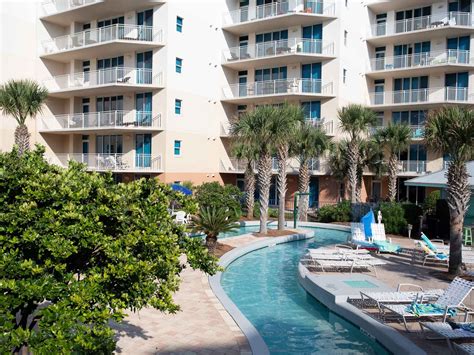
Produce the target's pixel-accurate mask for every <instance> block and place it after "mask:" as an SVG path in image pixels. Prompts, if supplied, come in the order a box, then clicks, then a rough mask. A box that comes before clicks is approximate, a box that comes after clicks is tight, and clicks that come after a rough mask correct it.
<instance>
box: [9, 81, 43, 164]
mask: <svg viewBox="0 0 474 355" xmlns="http://www.w3.org/2000/svg"><path fill="white" fill-rule="evenodd" d="M47 97H48V90H46V89H45V88H44V87H41V86H40V85H39V84H38V83H36V82H35V81H32V80H10V81H8V82H7V83H6V84H4V85H2V86H1V87H0V109H1V110H2V112H3V114H5V115H11V116H13V117H14V118H15V120H16V122H17V123H18V127H16V128H15V144H16V145H17V146H18V153H19V154H20V155H21V154H23V153H24V152H25V151H27V150H29V149H30V134H29V132H28V127H27V126H26V120H27V118H28V117H31V118H35V116H36V115H38V114H40V113H41V111H42V108H43V104H44V102H45V100H46V98H47Z"/></svg>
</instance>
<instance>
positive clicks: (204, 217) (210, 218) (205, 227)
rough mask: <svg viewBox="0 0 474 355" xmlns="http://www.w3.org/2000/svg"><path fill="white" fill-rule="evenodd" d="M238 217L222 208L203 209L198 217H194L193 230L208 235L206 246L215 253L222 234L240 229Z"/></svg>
mask: <svg viewBox="0 0 474 355" xmlns="http://www.w3.org/2000/svg"><path fill="white" fill-rule="evenodd" d="M237 219H238V218H237V217H236V216H235V214H233V213H229V211H228V210H226V209H225V208H222V207H215V206H212V207H201V208H200V210H199V213H198V215H197V216H193V219H192V222H193V229H194V231H195V232H202V233H204V234H205V235H206V245H207V248H208V249H209V251H210V252H214V250H215V248H216V245H217V237H218V236H219V234H220V233H225V232H231V231H233V230H234V229H237V228H239V224H238V223H236V222H237Z"/></svg>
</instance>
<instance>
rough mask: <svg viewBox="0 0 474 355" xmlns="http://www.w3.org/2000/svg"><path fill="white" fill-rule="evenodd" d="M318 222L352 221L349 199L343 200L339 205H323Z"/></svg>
mask: <svg viewBox="0 0 474 355" xmlns="http://www.w3.org/2000/svg"><path fill="white" fill-rule="evenodd" d="M317 220H318V222H322V223H331V222H350V221H351V204H350V202H349V201H343V202H340V203H338V204H337V205H328V206H323V207H321V208H320V209H319V211H318V217H317Z"/></svg>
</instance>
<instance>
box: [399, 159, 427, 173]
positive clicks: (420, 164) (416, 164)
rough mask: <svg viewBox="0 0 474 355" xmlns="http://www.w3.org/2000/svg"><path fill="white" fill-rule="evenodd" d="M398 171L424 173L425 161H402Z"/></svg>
mask: <svg viewBox="0 0 474 355" xmlns="http://www.w3.org/2000/svg"><path fill="white" fill-rule="evenodd" d="M398 168H399V169H398V170H399V172H401V173H416V174H425V173H426V161H421V160H402V161H400V162H399V166H398Z"/></svg>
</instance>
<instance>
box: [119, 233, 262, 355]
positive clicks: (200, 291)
mask: <svg viewBox="0 0 474 355" xmlns="http://www.w3.org/2000/svg"><path fill="white" fill-rule="evenodd" d="M261 239H262V238H256V237H253V236H250V235H247V236H242V237H235V238H229V239H228V241H226V240H225V239H224V240H222V241H221V242H223V243H227V242H228V244H229V245H231V246H234V247H237V246H243V245H247V244H249V243H252V242H255V241H256V240H261ZM181 279H182V283H181V287H180V290H179V291H178V292H177V293H176V294H175V296H174V300H175V302H176V303H177V304H179V305H180V306H181V311H180V312H178V313H176V314H163V313H161V312H159V311H157V310H155V309H150V308H148V309H143V310H142V311H140V312H139V313H131V314H129V316H128V317H127V318H126V320H125V322H124V323H123V324H122V325H120V326H117V327H116V329H117V338H118V343H117V350H116V352H117V353H121V354H180V355H181V354H182V355H184V354H186V355H191V354H199V355H200V354H202V355H204V354H209V355H210V354H229V355H234V354H235V355H237V354H251V352H250V347H249V345H248V342H247V339H246V338H245V336H244V335H243V334H242V332H241V330H240V328H239V327H238V326H237V325H236V324H235V322H234V320H233V319H232V318H231V317H230V316H229V314H228V313H227V312H226V311H225V310H224V309H223V307H222V305H221V304H220V302H219V301H218V300H217V298H216V297H215V296H214V294H213V293H212V291H211V289H210V288H209V283H208V278H207V276H206V275H205V274H203V273H202V272H200V271H195V270H192V269H191V268H188V269H186V270H184V271H183V273H182V275H181Z"/></svg>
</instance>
